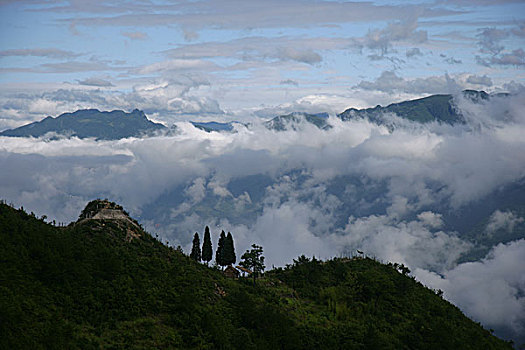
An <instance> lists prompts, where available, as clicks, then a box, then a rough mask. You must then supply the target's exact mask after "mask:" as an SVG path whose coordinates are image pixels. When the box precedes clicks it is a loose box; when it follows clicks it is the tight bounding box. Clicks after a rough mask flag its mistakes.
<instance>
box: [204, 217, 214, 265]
mask: <svg viewBox="0 0 525 350" xmlns="http://www.w3.org/2000/svg"><path fill="white" fill-rule="evenodd" d="M212 257H213V249H212V247H211V237H210V228H209V227H208V226H206V228H205V229H204V242H203V243H202V260H203V261H206V265H208V262H210V261H211V259H212Z"/></svg>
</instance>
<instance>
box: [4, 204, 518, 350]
mask: <svg viewBox="0 0 525 350" xmlns="http://www.w3.org/2000/svg"><path fill="white" fill-rule="evenodd" d="M44 220H45V218H37V217H35V216H34V214H32V213H31V214H27V213H26V212H25V211H24V210H23V208H21V209H14V208H12V207H10V206H8V205H6V204H4V203H0V259H1V260H0V262H1V263H2V268H1V269H0V281H2V283H1V284H0V348H3V349H18V348H31V349H40V348H42V349H44V348H67V349H76V348H83V349H85V348H93V349H98V348H115V349H124V348H126V349H127V348H184V349H204V348H207V349H269V348H276V349H277V348H279V349H313V348H315V349H375V348H381V349H386V348H389V349H400V348H412V349H511V348H512V346H511V344H510V343H507V342H504V341H502V340H500V339H498V338H496V337H495V336H493V335H491V333H490V332H489V331H487V330H485V329H483V328H482V327H481V326H480V325H479V324H478V323H475V322H473V321H471V320H469V319H468V318H467V317H465V316H464V315H463V314H462V313H461V312H460V310H459V309H458V308H456V307H455V306H453V305H452V304H450V303H448V302H447V301H445V300H443V299H442V298H441V297H440V294H441V293H440V291H433V290H430V289H428V288H425V287H423V286H422V285H421V284H420V283H418V282H416V281H415V280H414V278H412V277H410V275H409V271H408V269H407V268H406V267H404V266H403V265H398V264H388V265H385V264H381V263H379V262H377V261H375V260H372V259H369V258H365V257H357V258H336V259H333V260H329V261H319V260H316V259H308V258H306V257H304V256H302V257H299V258H298V259H297V260H294V261H293V264H290V265H287V266H286V267H285V268H278V269H274V270H272V271H269V272H267V273H266V274H265V275H264V276H263V277H262V278H260V279H259V280H258V283H257V284H256V286H252V283H251V281H250V280H249V279H247V278H246V279H245V278H240V279H239V280H235V279H229V278H226V277H225V276H224V275H223V273H222V272H221V271H220V270H219V269H217V268H209V267H207V266H205V265H203V264H200V263H197V262H195V261H193V260H191V259H190V258H189V257H187V256H186V255H184V254H183V253H182V252H181V251H180V250H178V249H177V250H176V249H173V248H171V247H168V246H166V245H164V244H163V243H161V242H159V241H158V240H156V239H155V238H153V237H152V236H151V235H149V234H148V233H147V232H145V231H144V230H142V228H141V227H140V225H139V224H138V223H137V222H136V221H135V220H133V219H132V218H130V217H129V215H128V214H127V213H126V212H125V211H124V210H123V208H122V207H121V206H119V205H117V204H115V203H112V202H109V201H107V200H104V201H102V200H95V201H92V202H90V203H88V205H87V206H86V208H85V209H84V210H83V211H82V213H81V215H80V217H79V219H78V220H77V221H76V222H74V223H71V224H70V225H68V226H67V227H56V226H54V225H51V224H49V223H45V221H44ZM130 232H131V233H133V235H130Z"/></svg>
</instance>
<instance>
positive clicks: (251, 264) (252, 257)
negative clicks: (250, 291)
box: [239, 244, 266, 285]
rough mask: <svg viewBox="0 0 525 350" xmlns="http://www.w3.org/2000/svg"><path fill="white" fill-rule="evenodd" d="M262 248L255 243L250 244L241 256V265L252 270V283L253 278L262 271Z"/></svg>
mask: <svg viewBox="0 0 525 350" xmlns="http://www.w3.org/2000/svg"><path fill="white" fill-rule="evenodd" d="M262 253H263V248H262V247H261V246H259V245H257V244H252V249H250V250H247V251H246V252H245V253H244V254H243V255H242V256H241V262H240V263H239V265H241V266H242V267H244V268H247V269H250V270H252V276H253V285H255V278H257V276H258V275H259V274H260V273H261V272H263V271H264V269H265V268H266V266H264V256H262Z"/></svg>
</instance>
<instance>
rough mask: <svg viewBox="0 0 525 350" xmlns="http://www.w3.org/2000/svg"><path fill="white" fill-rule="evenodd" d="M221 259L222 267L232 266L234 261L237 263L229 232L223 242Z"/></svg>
mask: <svg viewBox="0 0 525 350" xmlns="http://www.w3.org/2000/svg"><path fill="white" fill-rule="evenodd" d="M222 258H223V260H224V265H232V264H235V261H237V257H236V256H235V246H234V244H233V236H232V234H231V232H228V236H226V240H225V241H224V251H223V256H222Z"/></svg>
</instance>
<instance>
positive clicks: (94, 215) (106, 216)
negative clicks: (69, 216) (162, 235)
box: [76, 199, 144, 241]
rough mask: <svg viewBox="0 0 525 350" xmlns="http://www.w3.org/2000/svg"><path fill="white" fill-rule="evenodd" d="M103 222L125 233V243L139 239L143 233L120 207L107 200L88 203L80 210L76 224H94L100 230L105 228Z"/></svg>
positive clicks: (136, 223)
mask: <svg viewBox="0 0 525 350" xmlns="http://www.w3.org/2000/svg"><path fill="white" fill-rule="evenodd" d="M105 221H110V222H112V223H113V224H116V225H117V226H118V228H120V229H123V230H124V231H125V232H126V240H127V241H131V240H133V239H134V238H139V237H140V236H142V235H143V233H144V231H143V230H142V227H141V226H140V225H139V224H138V222H137V221H136V220H134V219H132V218H131V217H130V216H129V214H128V213H127V212H126V211H125V210H124V208H122V206H120V205H118V204H116V203H114V202H110V201H109V200H107V199H104V200H101V199H96V200H93V201H91V202H89V203H88V204H87V205H86V207H85V208H84V210H82V213H81V214H80V216H79V218H78V221H77V222H76V224H81V223H86V222H90V223H93V222H94V223H95V224H96V226H98V227H99V229H101V230H102V229H104V227H105V226H106V225H105Z"/></svg>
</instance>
